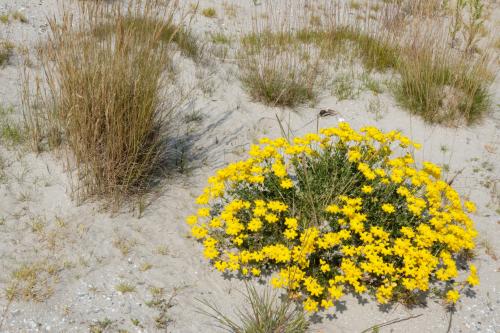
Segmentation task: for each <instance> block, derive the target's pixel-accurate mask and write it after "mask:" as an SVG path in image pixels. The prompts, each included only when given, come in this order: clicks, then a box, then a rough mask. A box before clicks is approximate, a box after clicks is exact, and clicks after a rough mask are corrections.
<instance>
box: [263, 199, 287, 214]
mask: <svg viewBox="0 0 500 333" xmlns="http://www.w3.org/2000/svg"><path fill="white" fill-rule="evenodd" d="M267 208H269V209H270V210H273V211H275V212H284V211H286V210H287V209H288V206H287V205H285V204H284V203H282V202H280V201H269V203H268V204H267Z"/></svg>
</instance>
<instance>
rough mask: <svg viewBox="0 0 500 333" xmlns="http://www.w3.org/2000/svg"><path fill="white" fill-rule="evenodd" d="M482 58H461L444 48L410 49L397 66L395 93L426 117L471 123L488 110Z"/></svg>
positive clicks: (432, 120)
mask: <svg viewBox="0 0 500 333" xmlns="http://www.w3.org/2000/svg"><path fill="white" fill-rule="evenodd" d="M483 61H484V60H483V59H478V60H470V59H468V60H465V59H464V60H460V59H458V60H457V59H455V58H453V57H451V55H450V54H449V53H447V52H442V53H439V51H434V52H433V53H432V49H428V48H425V47H422V48H416V49H413V50H412V52H409V53H408V55H406V56H404V57H403V58H401V63H400V64H399V66H398V70H399V73H400V74H401V81H400V83H399V84H397V87H396V97H397V99H398V100H399V101H400V103H402V105H404V106H405V107H407V108H408V109H409V110H411V111H412V112H415V113H417V114H419V115H420V116H422V118H424V119H425V120H427V121H430V122H437V123H444V124H448V125H456V124H457V123H460V122H462V121H465V122H466V123H467V124H471V123H473V122H475V121H477V120H478V119H480V118H481V117H482V116H483V115H484V114H485V113H487V112H488V110H489V107H490V99H489V93H488V90H487V86H488V84H489V81H490V74H489V73H488V72H487V70H486V69H485V66H484V63H483Z"/></svg>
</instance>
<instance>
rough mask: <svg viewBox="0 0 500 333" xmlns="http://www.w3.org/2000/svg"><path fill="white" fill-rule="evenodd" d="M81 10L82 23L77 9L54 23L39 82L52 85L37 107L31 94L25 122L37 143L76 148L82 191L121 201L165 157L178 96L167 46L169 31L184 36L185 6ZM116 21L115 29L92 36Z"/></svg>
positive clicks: (84, 6)
mask: <svg viewBox="0 0 500 333" xmlns="http://www.w3.org/2000/svg"><path fill="white" fill-rule="evenodd" d="M80 9H81V15H80V16H81V19H80V20H79V22H76V21H74V20H73V19H72V15H70V13H69V12H65V13H64V15H63V19H62V20H61V21H56V20H55V19H52V20H50V22H49V23H50V29H51V35H50V37H49V40H48V41H47V47H46V50H47V51H46V52H42V53H41V55H40V56H41V63H42V68H43V72H44V73H45V77H43V78H42V82H41V83H39V84H37V86H40V85H45V86H47V87H48V89H46V90H43V89H42V93H40V94H39V95H42V98H41V99H42V101H41V102H39V103H37V105H35V107H33V102H32V101H30V100H29V98H25V106H26V110H25V119H26V123H27V126H28V128H29V129H30V130H31V133H32V136H33V137H34V141H35V142H36V141H37V140H38V141H41V140H43V139H49V140H50V138H57V137H58V136H59V137H60V138H61V140H60V141H61V142H63V143H65V144H67V146H68V147H69V148H70V150H71V154H70V155H69V156H68V160H69V161H70V162H73V163H75V165H76V166H78V178H77V181H78V187H77V188H76V193H77V194H81V195H83V196H88V195H98V196H105V197H111V198H116V199H118V198H121V197H123V196H124V195H128V194H133V193H136V192H138V191H142V190H143V189H145V188H146V187H147V186H148V185H149V181H150V179H151V176H152V175H153V174H154V173H155V171H156V170H158V168H159V162H160V161H161V159H162V153H163V152H164V149H163V148H164V145H163V144H164V142H165V140H166V137H167V133H166V131H165V130H166V125H168V120H169V117H170V115H171V112H172V104H171V103H169V101H172V100H173V97H169V96H165V93H167V92H168V89H167V87H168V86H169V80H171V76H169V72H168V69H169V64H170V59H171V53H170V49H169V48H167V47H160V44H161V43H162V42H165V38H166V37H165V36H166V35H167V33H166V31H168V36H169V39H171V40H173V39H175V38H176V37H175V36H176V34H177V31H179V29H178V28H174V27H178V26H177V25H175V24H174V16H175V15H176V14H177V13H178V7H177V5H174V4H173V3H171V2H169V1H166V2H165V1H160V0H158V1H142V0H136V1H132V2H131V3H130V4H129V6H128V8H126V9H123V8H122V7H121V6H120V5H118V4H117V5H114V4H113V5H109V6H106V5H102V4H100V3H94V2H83V3H81V4H80ZM131 16H132V17H134V18H137V19H135V20H133V21H131V20H130V19H129V17H131ZM110 24H111V26H109V28H108V29H109V30H111V31H113V33H109V34H106V33H103V34H99V36H98V37H96V36H95V35H94V34H88V31H94V30H95V29H96V28H98V27H103V26H105V27H106V26H108V25H110ZM43 94H45V95H43ZM26 95H28V94H26ZM165 97H166V99H165ZM47 124H49V125H48V126H50V127H48V128H47ZM44 126H45V128H44ZM38 144H39V143H38Z"/></svg>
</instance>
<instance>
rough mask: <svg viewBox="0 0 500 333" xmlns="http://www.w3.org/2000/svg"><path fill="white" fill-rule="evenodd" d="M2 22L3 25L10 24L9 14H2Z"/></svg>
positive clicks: (0, 15) (0, 17) (0, 18)
mask: <svg viewBox="0 0 500 333" xmlns="http://www.w3.org/2000/svg"><path fill="white" fill-rule="evenodd" d="M0 22H1V23H3V24H7V23H9V14H8V13H4V14H0Z"/></svg>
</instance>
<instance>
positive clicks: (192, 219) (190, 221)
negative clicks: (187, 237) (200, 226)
mask: <svg viewBox="0 0 500 333" xmlns="http://www.w3.org/2000/svg"><path fill="white" fill-rule="evenodd" d="M197 222H198V216H196V215H191V216H188V217H187V219H186V223H187V224H189V225H195V224H196V223H197Z"/></svg>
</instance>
